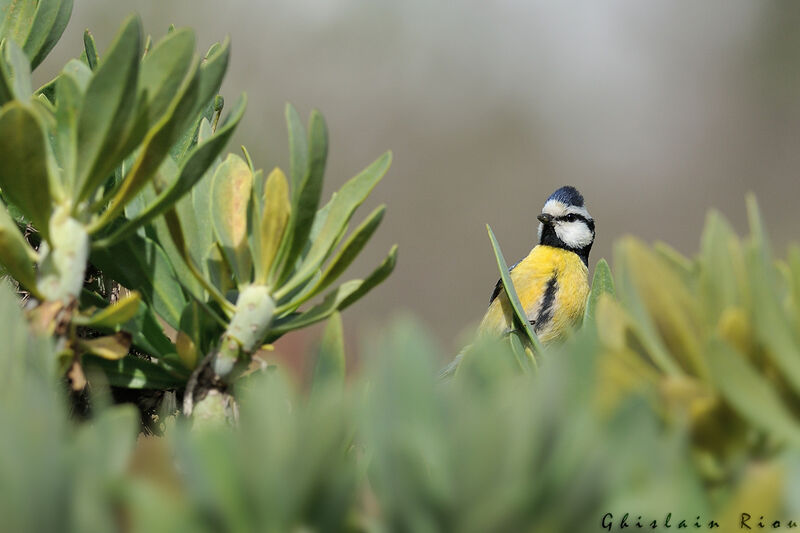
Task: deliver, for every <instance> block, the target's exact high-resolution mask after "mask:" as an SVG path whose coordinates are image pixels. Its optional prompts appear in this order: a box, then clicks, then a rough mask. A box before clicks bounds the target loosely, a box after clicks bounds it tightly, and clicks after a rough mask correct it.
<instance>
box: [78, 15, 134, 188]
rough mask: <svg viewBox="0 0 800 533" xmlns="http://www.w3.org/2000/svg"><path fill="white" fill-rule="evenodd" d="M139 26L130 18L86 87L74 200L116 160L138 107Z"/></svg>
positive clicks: (94, 185) (95, 184)
mask: <svg viewBox="0 0 800 533" xmlns="http://www.w3.org/2000/svg"><path fill="white" fill-rule="evenodd" d="M141 33H142V29H141V23H140V22H139V19H138V17H133V16H132V17H129V18H128V19H127V20H126V21H125V23H124V24H123V27H122V29H121V30H120V32H119V33H118V34H117V37H116V38H115V39H114V42H113V44H112V45H111V48H110V50H109V52H108V53H107V54H106V56H105V58H104V59H103V60H102V62H101V63H100V66H98V68H97V70H96V71H95V72H94V75H93V76H92V79H91V81H90V82H89V86H88V87H87V88H86V96H85V97H84V105H83V107H82V108H81V112H80V116H79V118H78V166H77V180H76V185H78V188H77V190H76V191H75V192H76V193H77V196H76V200H78V201H83V200H86V199H87V198H89V196H90V195H91V194H92V193H93V192H94V190H95V189H96V188H97V187H98V186H99V185H101V184H102V183H103V182H104V181H105V180H106V178H107V177H108V175H109V174H110V173H111V171H112V170H113V169H114V167H115V166H116V165H117V163H118V161H117V159H116V158H115V157H114V156H115V155H116V154H117V152H118V151H120V149H121V148H122V146H123V144H124V143H125V140H126V132H127V131H128V126H129V123H130V118H131V117H132V116H133V111H134V109H136V108H137V105H136V104H137V90H136V88H137V83H136V81H137V78H138V73H139V58H140V57H141V39H142V37H141Z"/></svg>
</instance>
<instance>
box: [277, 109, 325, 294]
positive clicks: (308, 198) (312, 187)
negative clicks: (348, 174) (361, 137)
mask: <svg viewBox="0 0 800 533" xmlns="http://www.w3.org/2000/svg"><path fill="white" fill-rule="evenodd" d="M292 109H293V108H292ZM296 115H297V112H296V111H295V112H294V113H293V114H292V113H290V116H292V117H294V118H293V120H292V121H291V122H294V119H296V118H297V117H296ZM291 122H290V125H291ZM296 127H297V126H296V125H295V126H294V128H296ZM301 131H302V127H301V130H300V131H296V132H294V133H293V131H292V127H291V126H290V146H292V147H293V148H294V149H300V148H301V146H295V145H298V144H302V143H298V142H296V141H293V140H292V138H291V135H293V134H296V135H299V134H300V133H301ZM310 132H311V137H310V144H309V146H308V159H307V160H305V161H304V164H300V163H299V162H296V161H295V160H296V159H300V158H299V157H296V156H295V154H294V152H292V154H291V157H292V162H293V163H294V164H295V166H296V167H302V168H305V176H303V177H302V180H301V181H300V183H299V190H295V189H294V183H295V181H294V180H295V175H294V172H295V170H294V169H293V170H292V184H293V189H292V213H291V215H292V216H291V219H290V220H289V224H290V230H289V234H288V235H289V236H290V237H291V239H290V241H289V242H288V243H287V244H288V248H287V252H286V255H285V257H283V258H282V260H283V261H285V265H286V266H285V267H284V275H283V276H282V279H285V278H286V277H288V276H289V274H291V267H293V266H294V264H295V261H296V260H297V258H298V257H299V256H300V253H301V252H302V251H303V249H304V248H305V246H306V243H307V241H308V235H309V233H310V232H311V227H312V225H313V223H314V217H315V215H316V213H317V209H318V208H319V200H320V196H321V195H322V179H323V177H324V174H325V162H326V160H327V157H328V129H327V126H326V125H325V119H324V118H322V115H321V114H320V113H319V112H318V111H316V110H315V111H312V113H311V118H310Z"/></svg>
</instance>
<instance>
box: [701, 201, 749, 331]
mask: <svg viewBox="0 0 800 533" xmlns="http://www.w3.org/2000/svg"><path fill="white" fill-rule="evenodd" d="M737 241H738V239H737V238H736V234H735V233H734V232H733V229H732V228H731V227H730V225H729V224H728V223H727V221H725V219H724V218H723V217H722V215H721V214H720V213H718V212H716V211H712V212H710V213H709V214H708V217H707V219H706V225H705V229H704V230H703V237H702V240H701V253H700V261H701V262H702V268H701V270H700V285H701V287H702V290H703V306H704V307H705V308H706V310H707V311H706V312H707V313H708V315H709V317H710V319H711V320H712V321H715V320H716V319H717V318H718V317H719V316H720V314H721V313H722V311H723V309H726V308H728V307H730V306H734V305H738V304H740V303H741V302H740V299H739V296H738V284H737V277H736V272H735V270H734V268H735V262H736V261H737V260H738V261H741V257H736V255H738V254H735V252H736V249H737V248H736V244H737Z"/></svg>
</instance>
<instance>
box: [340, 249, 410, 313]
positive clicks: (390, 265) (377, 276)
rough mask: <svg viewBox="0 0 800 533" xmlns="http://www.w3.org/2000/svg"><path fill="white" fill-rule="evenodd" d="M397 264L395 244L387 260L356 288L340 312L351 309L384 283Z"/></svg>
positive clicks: (342, 304) (341, 305)
mask: <svg viewBox="0 0 800 533" xmlns="http://www.w3.org/2000/svg"><path fill="white" fill-rule="evenodd" d="M396 264H397V245H396V244H395V245H394V246H392V248H391V249H390V250H389V254H388V255H387V256H386V259H384V260H383V262H382V263H381V264H380V265H378V268H376V269H375V270H373V271H372V273H371V274H370V275H369V276H367V277H366V278H364V280H363V281H362V282H361V283H360V284H359V285H358V287H356V289H355V290H354V291H353V292H352V293H350V294H349V295H348V296H347V297H346V298H345V299H344V300H343V301H342V303H341V304H340V305H339V311H343V310H344V309H346V308H348V307H350V306H351V305H353V304H354V303H356V302H357V301H358V300H360V299H361V298H362V297H363V296H365V295H366V294H367V293H368V292H369V291H371V290H372V289H374V288H375V287H377V286H378V285H380V284H381V283H383V281H384V280H385V279H386V278H388V277H389V274H391V273H392V272H393V271H394V267H395V265H396Z"/></svg>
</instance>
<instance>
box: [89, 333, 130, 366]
mask: <svg viewBox="0 0 800 533" xmlns="http://www.w3.org/2000/svg"><path fill="white" fill-rule="evenodd" d="M76 344H77V347H78V349H79V350H81V351H84V352H86V353H90V354H92V355H96V356H98V357H102V358H103V359H108V360H110V361H116V360H117V359H122V358H123V357H125V356H126V355H128V350H130V348H131V336H130V334H128V333H124V332H119V333H116V334H114V335H108V336H106V337H96V338H93V339H78V340H77V341H76Z"/></svg>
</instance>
